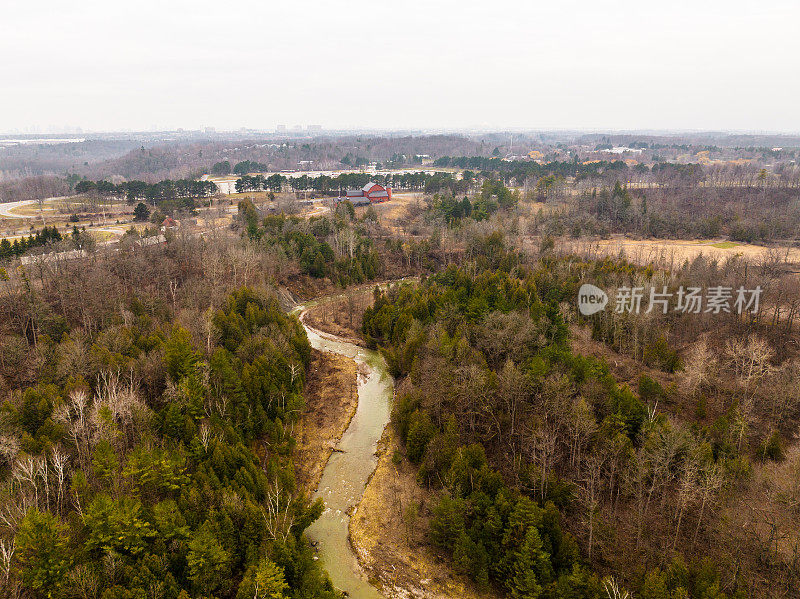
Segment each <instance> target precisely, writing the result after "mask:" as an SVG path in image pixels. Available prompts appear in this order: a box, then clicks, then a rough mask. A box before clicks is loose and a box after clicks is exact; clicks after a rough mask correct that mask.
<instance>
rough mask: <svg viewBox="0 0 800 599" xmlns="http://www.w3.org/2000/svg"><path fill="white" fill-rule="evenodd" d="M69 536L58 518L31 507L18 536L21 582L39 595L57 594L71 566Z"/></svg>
mask: <svg viewBox="0 0 800 599" xmlns="http://www.w3.org/2000/svg"><path fill="white" fill-rule="evenodd" d="M68 542H69V539H68V537H67V533H66V529H65V527H64V526H63V525H62V524H61V523H60V522H59V521H58V519H57V518H56V517H55V516H54V515H52V514H50V513H48V512H40V511H38V510H36V509H31V510H28V512H27V513H26V514H25V517H24V518H23V519H22V522H20V525H19V530H18V531H17V537H16V545H17V551H16V559H17V562H18V564H19V568H20V571H21V575H22V582H23V584H25V586H26V587H28V588H30V589H31V590H32V591H34V593H35V594H36V596H38V597H49V596H52V595H54V594H58V593H59V591H60V589H61V587H62V585H63V584H64V578H65V575H66V572H67V569H68V567H69V561H70V560H69V549H68Z"/></svg>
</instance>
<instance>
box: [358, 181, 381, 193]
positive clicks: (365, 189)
mask: <svg viewBox="0 0 800 599" xmlns="http://www.w3.org/2000/svg"><path fill="white" fill-rule="evenodd" d="M376 185H378V184H377V183H375V181H370V182H369V183H367V184H366V185H365V186H364V187H362V188H361V190H362V191H369V190H370V189H372V188H373V187H375V186H376Z"/></svg>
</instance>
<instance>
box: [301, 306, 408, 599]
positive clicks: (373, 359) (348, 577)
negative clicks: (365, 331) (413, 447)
mask: <svg viewBox="0 0 800 599" xmlns="http://www.w3.org/2000/svg"><path fill="white" fill-rule="evenodd" d="M323 301H324V300H323ZM312 305H313V303H308V304H305V305H303V306H300V307H298V308H296V309H295V310H294V312H295V313H300V320H301V322H303V318H302V315H303V312H304V311H305V310H306V309H307V308H309V307H311V306H312ZM303 326H304V327H305V330H306V334H307V335H308V340H309V341H310V342H311V346H312V347H313V348H315V349H318V350H321V351H329V352H335V353H337V354H342V355H344V356H347V357H349V358H353V359H354V360H355V361H356V365H357V370H358V373H359V374H358V407H357V408H356V413H355V415H354V416H353V419H352V420H351V421H350V425H349V426H348V427H347V430H346V431H345V433H344V435H342V438H341V439H340V440H339V443H338V445H337V446H336V448H337V451H335V452H334V453H333V454H331V457H330V459H329V460H328V463H327V464H326V465H325V469H324V470H323V472H322V479H321V481H320V484H319V488H318V489H317V491H316V494H315V497H321V498H322V499H323V501H324V502H325V511H324V512H323V514H322V516H321V517H320V518H319V519H318V520H317V521H316V522H314V524H312V525H311V526H310V527H309V528H308V530H307V531H306V534H307V536H308V538H309V539H311V541H312V542H316V543H317V547H318V551H319V556H320V559H321V560H322V562H323V565H324V567H325V569H326V570H327V571H328V574H329V575H330V578H331V581H332V582H333V584H334V586H336V588H338V589H339V590H342V591H346V592H347V594H348V595H349V596H350V597H354V598H356V599H379V598H382V597H383V595H381V594H380V592H378V590H377V589H376V588H375V587H373V586H372V585H370V584H369V582H367V580H366V579H365V577H364V574H363V572H362V570H361V568H360V566H359V565H358V560H357V558H356V556H355V554H354V553H353V549H352V547H351V545H350V534H349V524H350V513H351V510H352V509H353V508H355V506H356V505H358V503H359V501H360V500H361V496H362V495H363V493H364V487H365V486H366V484H367V480H368V479H369V477H370V475H371V474H372V472H373V471H374V470H375V467H376V466H377V464H378V459H377V457H376V455H375V451H376V449H377V445H378V440H379V439H380V437H381V435H382V434H383V429H384V428H385V427H386V425H387V424H388V422H389V415H390V411H391V403H392V394H393V390H394V381H393V380H392V377H391V375H390V374H389V373H388V371H387V370H386V363H385V362H384V360H383V357H382V356H381V355H380V354H379V353H378V352H375V351H371V350H368V349H366V348H363V347H359V346H357V345H355V344H353V343H349V342H347V341H345V340H343V339H340V338H338V337H335V336H333V335H329V334H327V333H322V332H320V331H318V330H316V329H314V328H313V327H311V326H309V325H308V324H306V323H305V322H303ZM364 372H367V374H366V375H364V374H362V373H364Z"/></svg>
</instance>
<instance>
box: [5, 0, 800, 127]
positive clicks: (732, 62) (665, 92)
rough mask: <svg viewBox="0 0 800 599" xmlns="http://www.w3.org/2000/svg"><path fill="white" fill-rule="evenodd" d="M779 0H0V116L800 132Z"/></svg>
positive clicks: (796, 23)
mask: <svg viewBox="0 0 800 599" xmlns="http://www.w3.org/2000/svg"><path fill="white" fill-rule="evenodd" d="M799 27H800V2H797V0H786V1H783V0H760V1H756V0H751V1H749V2H742V1H740V0H724V1H717V0H693V1H691V2H688V1H683V0H672V1H665V0H659V1H657V2H654V1H650V0H638V1H628V0H617V1H614V2H609V1H604V0H586V1H584V0H572V1H570V0H566V1H565V0H548V1H547V2H539V1H518V2H517V1H515V2H511V1H507V0H484V1H480V2H472V1H470V0H453V1H442V0H425V1H421V0H356V1H348V0H340V1H338V2H336V1H334V0H327V1H309V0H282V1H280V2H275V1H273V0H253V1H250V0H248V1H241V0H239V1H236V0H234V1H231V2H226V1H225V0H215V1H213V2H207V1H205V0H135V1H133V0H126V1H124V2H120V1H119V0H102V1H96V0H81V1H80V2H64V1H63V0H2V2H0V57H2V58H0V131H9V130H13V129H24V128H26V127H31V126H38V127H40V128H46V127H48V126H51V125H55V126H57V127H60V126H63V125H72V126H80V127H83V128H85V129H92V130H112V129H122V128H128V129H149V128H152V127H153V126H157V127H161V128H170V129H172V128H177V127H183V128H200V127H207V126H213V127H217V128H218V129H233V128H239V127H253V128H273V127H274V126H275V125H276V124H279V123H280V124H286V125H289V126H292V125H295V124H308V123H315V124H321V125H323V126H325V127H328V128H359V127H364V128H386V129H398V128H425V129H453V128H531V129H534V128H536V129H540V128H577V129H704V130H707V129H734V130H755V131H786V132H798V131H800V108H799V105H800V102H799V100H800V35H798V28H799Z"/></svg>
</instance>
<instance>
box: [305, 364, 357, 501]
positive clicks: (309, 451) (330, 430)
mask: <svg viewBox="0 0 800 599" xmlns="http://www.w3.org/2000/svg"><path fill="white" fill-rule="evenodd" d="M356 376H357V373H356V362H355V360H353V359H352V358H348V357H346V356H343V355H341V354H336V353H333V352H325V351H320V350H318V349H314V350H312V353H311V365H310V366H309V369H308V378H307V379H306V386H305V404H306V405H305V408H304V410H303V415H302V416H301V418H300V422H299V425H298V429H297V431H296V433H295V437H296V439H297V447H296V449H295V452H296V455H297V456H298V459H296V460H295V461H294V463H295V478H296V480H297V484H298V486H300V487H301V488H302V489H303V490H305V492H306V493H307V494H309V495H311V494H313V493H314V491H316V490H317V487H318V486H319V481H320V479H321V478H322V471H323V470H324V468H325V465H326V464H327V463H328V459H329V458H330V456H331V454H332V453H333V452H334V451H335V450H336V445H337V443H338V442H339V439H341V437H342V435H343V434H344V432H345V431H346V430H347V427H348V425H349V424H350V421H351V420H352V418H353V415H354V414H355V413H356V407H357V406H358V387H357V381H356Z"/></svg>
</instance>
